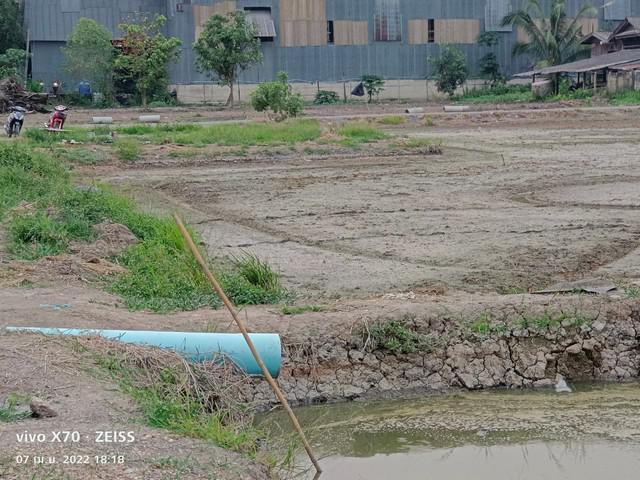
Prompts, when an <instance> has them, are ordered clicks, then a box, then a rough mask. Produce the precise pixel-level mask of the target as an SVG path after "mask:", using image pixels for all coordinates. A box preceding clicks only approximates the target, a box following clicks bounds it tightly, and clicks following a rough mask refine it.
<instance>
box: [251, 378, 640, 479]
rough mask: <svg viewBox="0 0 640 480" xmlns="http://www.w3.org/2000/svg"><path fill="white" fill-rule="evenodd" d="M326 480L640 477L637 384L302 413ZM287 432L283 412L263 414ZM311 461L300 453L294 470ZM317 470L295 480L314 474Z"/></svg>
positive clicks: (465, 395)
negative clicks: (563, 391) (558, 392)
mask: <svg viewBox="0 0 640 480" xmlns="http://www.w3.org/2000/svg"><path fill="white" fill-rule="evenodd" d="M296 413H297V415H298V418H299V419H300V422H301V423H302V425H303V427H304V429H305V431H306V433H307V436H308V437H309V440H310V442H311V443H312V445H313V447H314V450H315V451H316V455H317V456H318V457H320V458H321V461H320V464H321V466H322V468H323V470H324V473H323V475H322V476H321V477H320V479H322V480H342V479H345V480H346V479H355V480H358V479H366V480H383V479H384V480H387V479H392V480H414V479H415V480H431V479H433V480H485V479H487V480H488V479H491V480H502V479H505V480H512V479H518V480H565V479H566V480H590V479H594V480H596V479H597V480H602V479H607V480H608V479H611V480H635V479H640V385H638V384H623V385H611V384H609V385H579V386H574V392H573V393H570V394H557V393H555V392H554V391H552V390H545V391H506V390H494V391H484V392H462V393H457V394H451V395H434V396H428V397H422V398H419V399H411V400H393V401H375V402H354V403H344V404H332V405H319V406H313V407H305V408H299V409H297V410H296ZM261 423H262V425H263V426H265V427H267V428H268V429H269V430H270V431H271V433H272V435H274V437H275V438H279V439H281V440H283V441H286V439H290V438H291V435H292V433H291V428H290V426H289V423H288V419H287V417H286V416H285V415H284V413H283V412H274V413H271V414H269V415H267V416H266V417H264V418H262V419H261ZM309 465H310V464H309V462H308V460H306V457H305V456H304V450H301V453H300V454H299V456H298V467H299V469H304V467H308V466H309ZM313 473H314V472H312V471H309V472H307V473H301V474H299V475H297V476H296V478H302V479H307V478H313Z"/></svg>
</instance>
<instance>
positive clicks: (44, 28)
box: [25, 0, 640, 84]
mask: <svg viewBox="0 0 640 480" xmlns="http://www.w3.org/2000/svg"><path fill="white" fill-rule="evenodd" d="M523 2H524V0H182V1H179V0H26V1H25V4H26V9H25V17H26V24H27V28H28V29H29V36H30V48H31V51H32V52H33V58H32V74H33V78H34V79H37V80H43V81H45V82H46V83H50V82H51V81H53V80H54V79H65V77H66V75H65V74H64V72H63V69H62V62H63V55H62V52H61V51H60V47H62V46H64V42H65V39H66V38H67V37H68V36H69V34H70V32H71V31H72V29H73V27H74V25H75V23H76V22H77V20H78V19H79V18H81V17H87V18H93V19H95V20H96V21H98V22H99V23H101V24H103V25H105V26H106V27H107V28H108V29H109V30H110V31H111V32H112V33H113V35H114V38H117V37H118V35H119V31H118V24H119V23H121V22H122V21H124V20H126V19H127V18H131V17H132V16H135V15H136V14H137V13H139V12H147V13H152V14H153V13H158V14H162V15H164V16H166V17H167V19H168V22H167V25H166V32H165V33H167V34H169V35H174V36H177V37H179V38H180V39H181V40H182V42H183V46H182V54H181V57H180V60H179V62H178V64H177V65H175V66H173V67H172V80H173V82H174V83H176V84H193V83H201V82H204V81H206V80H207V78H206V77H205V76H204V75H202V74H201V73H199V72H198V71H197V70H196V68H195V66H194V53H193V50H192V48H191V45H192V44H193V42H194V41H195V39H196V38H197V35H198V33H199V32H200V31H201V28H202V25H203V24H204V23H205V22H206V20H207V19H208V18H209V17H210V16H211V15H213V14H215V13H224V12H228V11H230V10H233V9H243V10H245V11H247V12H248V13H249V15H250V16H251V18H253V19H254V21H255V23H256V25H257V26H258V27H259V29H260V32H261V36H262V49H263V52H264V61H263V62H262V64H260V65H259V66H256V67H255V68H253V69H252V70H250V71H247V72H245V73H244V74H243V75H242V77H241V81H242V82H245V83H255V82H260V81H264V80H270V79H273V78H275V76H276V73H277V72H278V71H280V70H284V71H287V72H288V73H289V77H290V79H292V80H299V81H309V82H315V81H323V82H324V81H340V80H347V79H353V78H357V77H359V76H360V75H362V74H365V73H371V74H379V75H382V76H384V77H385V78H388V79H394V78H395V79H423V78H425V77H426V76H428V75H429V69H428V65H427V61H426V59H427V57H428V56H430V55H435V54H437V52H438V50H439V48H440V45H441V44H443V43H453V44H457V45H459V46H460V48H461V49H462V50H463V51H464V52H465V54H466V55H467V57H468V59H469V64H470V65H471V66H472V67H475V66H476V65H477V63H478V60H479V58H481V57H482V56H483V55H484V54H485V53H487V50H486V49H484V48H482V47H479V46H478V45H477V44H476V38H477V36H478V34H479V33H480V32H482V31H497V32H499V35H500V37H501V41H500V44H499V46H498V47H496V48H497V53H498V59H499V61H500V63H501V65H503V68H504V70H505V72H506V73H507V74H513V73H517V72H519V71H522V70H525V69H527V68H528V67H530V65H528V64H527V61H526V59H514V58H512V56H511V49H512V48H513V45H514V43H515V42H516V41H517V40H523V39H526V35H525V34H524V33H523V32H521V31H517V29H512V28H510V27H506V28H505V27H501V26H500V20H501V18H502V17H503V16H504V15H505V14H506V13H507V12H509V10H510V9H513V8H518V7H519V6H520V5H521V4H522V3H523ZM544 3H546V4H547V6H548V4H549V3H550V0H543V4H544ZM587 3H588V4H592V5H595V6H596V7H602V8H599V9H598V11H599V18H595V19H588V20H585V22H584V25H583V32H584V33H585V34H586V33H590V32H592V31H598V30H611V29H612V27H613V26H614V25H615V24H616V23H617V21H619V20H623V19H624V18H625V17H634V16H636V17H640V0H592V1H584V0H569V1H568V4H569V14H570V15H571V14H575V12H576V11H577V10H578V9H579V8H580V6H581V5H584V4H587ZM68 80H70V79H68Z"/></svg>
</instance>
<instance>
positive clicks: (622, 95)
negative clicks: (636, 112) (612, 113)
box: [609, 90, 640, 106]
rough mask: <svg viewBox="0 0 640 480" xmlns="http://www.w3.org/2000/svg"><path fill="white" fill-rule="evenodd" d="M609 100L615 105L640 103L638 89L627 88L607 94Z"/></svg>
mask: <svg viewBox="0 0 640 480" xmlns="http://www.w3.org/2000/svg"><path fill="white" fill-rule="evenodd" d="M609 102H610V103H611V104H612V105H616V106H624V105H640V91H635V90H628V91H626V92H618V93H612V94H610V95H609Z"/></svg>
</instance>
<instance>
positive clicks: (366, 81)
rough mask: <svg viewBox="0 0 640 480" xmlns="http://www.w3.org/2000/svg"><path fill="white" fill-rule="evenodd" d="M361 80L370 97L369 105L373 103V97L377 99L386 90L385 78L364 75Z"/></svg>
mask: <svg viewBox="0 0 640 480" xmlns="http://www.w3.org/2000/svg"><path fill="white" fill-rule="evenodd" d="M361 80H362V84H363V85H364V89H365V90H366V92H367V95H368V96H369V103H371V102H372V101H373V97H374V96H375V97H376V98H377V97H378V95H380V93H381V92H382V91H383V90H384V84H385V81H384V78H382V77H381V76H379V75H363V76H362V79H361Z"/></svg>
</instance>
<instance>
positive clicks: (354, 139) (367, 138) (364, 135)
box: [337, 123, 389, 144]
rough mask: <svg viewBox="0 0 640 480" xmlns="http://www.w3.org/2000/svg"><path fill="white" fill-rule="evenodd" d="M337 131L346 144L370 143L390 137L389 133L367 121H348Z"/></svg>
mask: <svg viewBox="0 0 640 480" xmlns="http://www.w3.org/2000/svg"><path fill="white" fill-rule="evenodd" d="M337 133H338V134H339V135H340V136H342V137H343V142H344V143H346V144H361V143H370V142H376V141H378V140H384V139H385V138H389V135H388V134H386V133H385V132H383V131H382V130H380V129H378V128H376V127H372V126H371V125H369V124H367V123H347V124H346V125H343V126H341V127H340V128H338V130H337ZM343 142H341V143H343Z"/></svg>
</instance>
